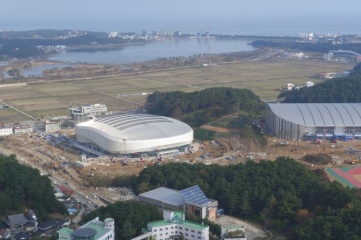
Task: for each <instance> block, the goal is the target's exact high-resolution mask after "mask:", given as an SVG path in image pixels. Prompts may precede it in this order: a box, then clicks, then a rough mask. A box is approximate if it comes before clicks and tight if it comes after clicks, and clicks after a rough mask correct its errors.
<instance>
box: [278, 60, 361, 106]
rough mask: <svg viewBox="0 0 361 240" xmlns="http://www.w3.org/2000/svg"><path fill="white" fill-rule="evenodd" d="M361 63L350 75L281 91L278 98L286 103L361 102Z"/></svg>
mask: <svg viewBox="0 0 361 240" xmlns="http://www.w3.org/2000/svg"><path fill="white" fill-rule="evenodd" d="M360 92H361V64H358V65H356V66H355V67H354V68H353V71H352V72H351V75H350V77H345V78H335V79H329V80H326V81H325V82H323V83H320V84H316V85H315V86H313V87H308V88H306V87H304V88H301V89H300V90H292V91H286V92H283V93H281V94H280V95H279V96H278V98H279V99H280V100H281V101H282V102H284V103H359V102H361V94H360Z"/></svg>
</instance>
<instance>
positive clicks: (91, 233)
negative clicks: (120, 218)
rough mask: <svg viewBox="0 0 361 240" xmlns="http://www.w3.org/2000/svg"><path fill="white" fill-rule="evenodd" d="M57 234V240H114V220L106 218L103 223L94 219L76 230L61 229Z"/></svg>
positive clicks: (97, 218)
mask: <svg viewBox="0 0 361 240" xmlns="http://www.w3.org/2000/svg"><path fill="white" fill-rule="evenodd" d="M57 233H58V234H59V238H58V239H59V240H78V239H91V240H115V234H114V219H113V218H107V219H105V220H104V222H103V221H100V220H99V217H96V218H94V219H93V220H91V221H89V222H87V223H85V224H84V225H82V226H81V227H79V228H78V229H76V230H74V229H71V228H67V227H63V228H61V229H60V230H58V231H57Z"/></svg>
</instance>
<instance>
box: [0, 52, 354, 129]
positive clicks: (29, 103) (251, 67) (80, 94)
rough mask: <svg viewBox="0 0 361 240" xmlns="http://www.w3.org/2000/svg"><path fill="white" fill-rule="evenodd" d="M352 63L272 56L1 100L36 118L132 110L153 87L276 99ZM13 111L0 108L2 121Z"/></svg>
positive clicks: (10, 92) (55, 87)
mask: <svg viewBox="0 0 361 240" xmlns="http://www.w3.org/2000/svg"><path fill="white" fill-rule="evenodd" d="M352 67H353V65H344V64H335V63H326V62H321V61H313V60H308V59H306V60H295V59H284V58H270V59H266V60H259V61H243V62H235V63H228V64H222V65H212V66H207V67H195V68H185V69H176V70H174V69H173V70H163V71H157V72H144V73H134V74H128V75H119V76H116V77H107V78H98V79H91V80H71V81H70V80H64V81H56V82H51V81H49V82H37V83H30V84H29V85H27V86H23V87H9V88H0V98H1V99H3V100H4V101H5V102H7V103H9V104H11V105H12V106H13V107H15V108H18V109H20V110H22V111H24V112H26V113H28V114H30V115H32V116H35V117H39V116H49V115H63V114H67V113H68V107H69V106H70V104H71V105H72V106H80V105H85V104H93V103H102V104H106V105H107V106H108V108H109V110H112V111H113V110H116V111H121V110H129V109H134V108H138V107H139V106H141V105H143V104H144V102H145V99H146V96H145V95H142V93H152V92H154V91H186V92H190V91H196V90H201V89H205V88H210V87H234V88H248V89H251V90H252V91H254V92H255V93H256V94H257V95H259V96H260V97H261V98H262V99H275V98H276V97H277V96H278V95H279V94H280V88H282V87H283V86H284V85H285V84H286V83H289V82H290V83H294V84H296V85H300V86H303V85H305V83H306V82H307V81H312V82H314V83H315V84H317V83H320V82H322V81H323V80H321V79H315V78H314V76H315V74H318V73H321V72H340V71H345V70H349V69H351V68H352ZM17 115H19V113H17V112H14V111H10V112H9V111H7V112H0V122H3V120H4V119H5V118H6V119H8V118H9V116H10V118H11V116H12V117H14V116H17Z"/></svg>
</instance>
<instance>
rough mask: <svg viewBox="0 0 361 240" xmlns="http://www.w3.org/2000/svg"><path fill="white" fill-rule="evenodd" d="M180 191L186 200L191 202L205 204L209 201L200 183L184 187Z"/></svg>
mask: <svg viewBox="0 0 361 240" xmlns="http://www.w3.org/2000/svg"><path fill="white" fill-rule="evenodd" d="M180 193H181V194H182V195H183V198H184V199H185V201H186V202H189V203H194V204H199V205H203V204H205V203H208V202H209V200H208V198H207V197H206V195H204V193H203V192H202V190H201V189H200V188H199V186H198V185H195V186H192V187H190V188H186V189H183V190H181V191H180Z"/></svg>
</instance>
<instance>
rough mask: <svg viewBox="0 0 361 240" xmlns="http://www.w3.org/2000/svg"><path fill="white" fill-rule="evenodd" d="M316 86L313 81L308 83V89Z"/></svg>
mask: <svg viewBox="0 0 361 240" xmlns="http://www.w3.org/2000/svg"><path fill="white" fill-rule="evenodd" d="M313 86H315V84H314V83H313V82H311V81H308V82H306V87H313Z"/></svg>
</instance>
